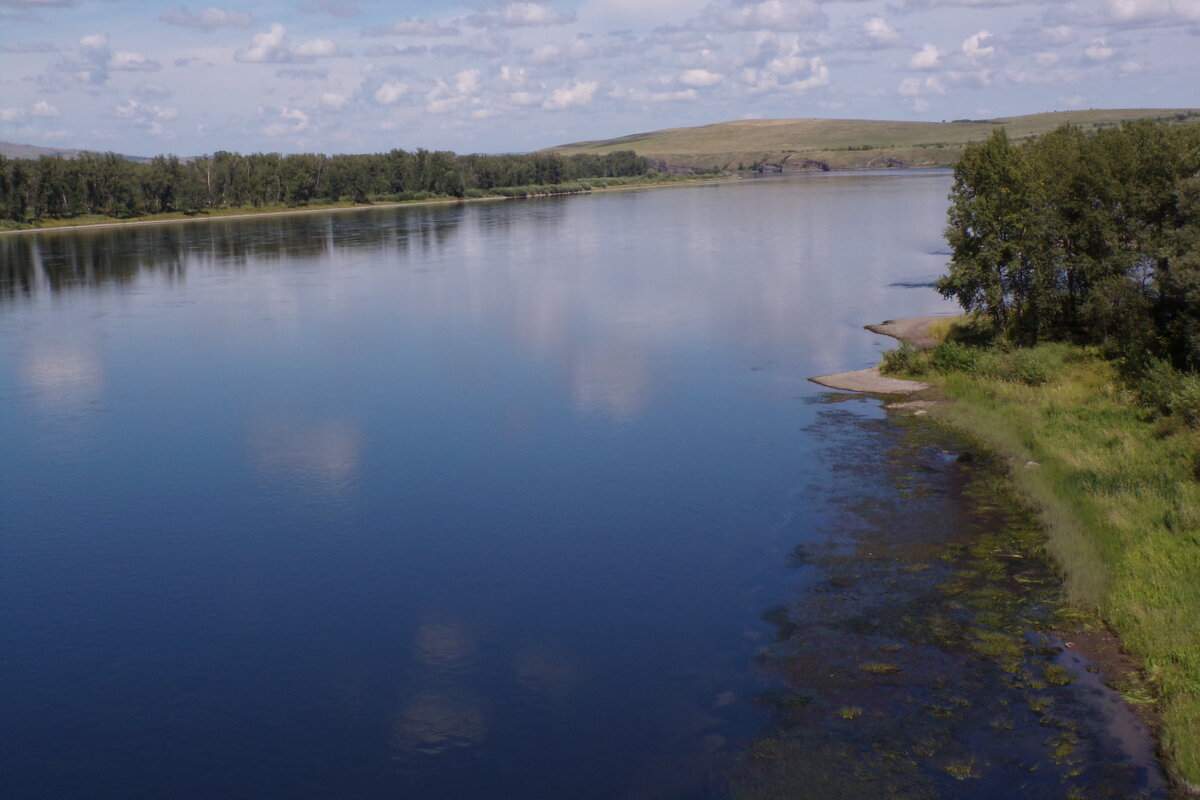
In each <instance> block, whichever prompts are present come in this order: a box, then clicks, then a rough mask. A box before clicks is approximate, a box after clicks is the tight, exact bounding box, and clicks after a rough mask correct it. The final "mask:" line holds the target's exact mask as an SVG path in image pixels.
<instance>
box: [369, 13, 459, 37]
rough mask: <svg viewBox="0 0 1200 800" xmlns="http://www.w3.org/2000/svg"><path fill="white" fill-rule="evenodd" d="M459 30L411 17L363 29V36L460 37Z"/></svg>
mask: <svg viewBox="0 0 1200 800" xmlns="http://www.w3.org/2000/svg"><path fill="white" fill-rule="evenodd" d="M458 34H459V30H458V28H455V27H452V26H448V25H440V24H438V23H436V22H433V21H431V20H427V19H422V18H421V17H409V18H408V19H401V20H397V21H396V22H392V23H390V24H388V25H376V26H375V27H373V28H363V31H362V35H363V36H458Z"/></svg>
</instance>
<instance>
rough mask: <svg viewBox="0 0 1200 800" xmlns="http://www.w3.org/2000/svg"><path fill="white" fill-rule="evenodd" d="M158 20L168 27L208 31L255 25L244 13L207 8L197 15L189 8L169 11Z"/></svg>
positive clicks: (252, 18)
mask: <svg viewBox="0 0 1200 800" xmlns="http://www.w3.org/2000/svg"><path fill="white" fill-rule="evenodd" d="M158 19H159V21H160V22H165V23H167V24H168V25H183V26H185V27H189V28H200V29H202V30H206V31H212V30H216V29H217V28H249V27H250V26H251V25H253V24H254V17H252V16H250V15H249V14H246V13H245V12H242V11H226V10H224V9H220V8H206V9H204V10H203V11H201V12H200V13H198V14H197V13H193V12H192V11H191V9H189V8H188V7H187V6H180V7H179V8H170V9H167V10H166V11H164V12H163V13H162V14H161V15H160V16H159V18H158Z"/></svg>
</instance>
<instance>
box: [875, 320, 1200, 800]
mask: <svg viewBox="0 0 1200 800" xmlns="http://www.w3.org/2000/svg"><path fill="white" fill-rule="evenodd" d="M884 370H885V371H890V372H892V373H893V374H902V375H905V376H911V377H920V378H921V379H922V380H926V381H930V382H932V383H934V384H935V385H936V386H938V388H939V389H940V390H941V392H942V393H943V394H945V395H946V396H947V397H949V398H950V399H952V400H953V401H954V402H951V403H945V404H941V405H939V406H938V407H937V408H936V409H935V410H934V412H933V413H934V414H935V415H936V416H937V417H938V418H940V419H941V420H943V421H944V422H946V423H948V424H950V425H951V426H953V427H955V428H957V429H960V430H962V431H965V432H967V434H968V435H969V436H972V437H974V438H977V439H978V440H980V441H981V442H982V443H983V444H985V445H986V446H988V447H989V448H992V449H994V450H995V451H996V452H998V453H999V454H1001V455H1003V456H1005V457H1007V458H1008V459H1009V460H1010V462H1011V464H1012V475H1013V480H1014V483H1015V485H1016V487H1017V488H1018V490H1019V491H1020V492H1021V493H1022V494H1023V495H1024V496H1025V497H1026V498H1027V499H1028V500H1029V501H1030V502H1031V503H1032V505H1033V506H1034V507H1035V508H1037V509H1038V510H1039V511H1040V514H1041V517H1042V519H1043V521H1044V523H1045V527H1046V530H1047V535H1048V543H1047V546H1048V549H1049V550H1050V552H1051V554H1052V555H1053V556H1054V557H1055V559H1056V560H1057V562H1058V564H1059V565H1060V566H1061V568H1062V570H1063V573H1064V576H1065V580H1066V585H1067V590H1068V592H1069V594H1070V597H1071V598H1072V599H1073V600H1074V601H1075V602H1078V603H1080V604H1083V605H1086V606H1091V607H1094V608H1095V609H1097V610H1098V611H1099V612H1100V614H1101V615H1102V616H1103V618H1104V619H1105V620H1106V621H1107V622H1108V623H1109V624H1110V625H1111V626H1112V628H1113V630H1114V631H1116V633H1117V635H1118V636H1119V637H1120V639H1121V643H1122V646H1123V647H1124V648H1125V649H1126V650H1127V651H1128V652H1129V653H1130V654H1131V655H1133V656H1134V657H1135V658H1137V659H1138V660H1139V662H1140V663H1141V665H1142V668H1143V670H1144V673H1145V676H1146V679H1147V682H1148V685H1149V686H1150V687H1151V690H1152V693H1153V695H1154V699H1155V702H1156V703H1157V704H1158V706H1159V708H1160V710H1161V716H1162V720H1163V729H1162V745H1163V749H1164V753H1165V756H1166V762H1167V765H1168V768H1169V769H1170V770H1171V771H1172V773H1173V774H1174V776H1175V777H1176V778H1177V779H1178V780H1179V781H1180V782H1181V783H1183V784H1185V785H1189V786H1190V787H1191V788H1192V789H1193V791H1200V430H1198V429H1197V428H1196V426H1195V423H1194V421H1193V420H1189V419H1188V418H1187V416H1186V415H1183V414H1174V415H1163V414H1162V413H1161V412H1160V411H1159V410H1157V409H1151V408H1147V407H1146V406H1145V405H1143V404H1142V402H1141V401H1140V399H1139V396H1138V395H1135V394H1134V393H1133V392H1132V391H1131V390H1130V389H1128V388H1126V387H1125V385H1124V384H1123V382H1122V381H1121V380H1120V378H1119V376H1118V375H1117V373H1116V371H1115V369H1114V367H1113V365H1112V364H1111V363H1109V362H1108V361H1106V360H1104V359H1102V358H1100V357H1099V355H1098V354H1097V353H1095V352H1094V351H1091V350H1087V349H1082V348H1077V347H1073V346H1070V345H1065V344H1047V345H1042V346H1039V347H1037V348H1034V349H1030V350H1014V351H1009V352H1005V351H1003V350H985V349H977V348H973V347H967V346H964V345H962V344H958V343H957V342H943V344H941V345H939V346H938V347H937V348H935V349H933V350H932V351H928V352H917V351H914V350H911V349H909V348H901V350H899V351H893V352H892V353H889V354H887V356H886V357H885V367H884ZM1031 462H1033V463H1031Z"/></svg>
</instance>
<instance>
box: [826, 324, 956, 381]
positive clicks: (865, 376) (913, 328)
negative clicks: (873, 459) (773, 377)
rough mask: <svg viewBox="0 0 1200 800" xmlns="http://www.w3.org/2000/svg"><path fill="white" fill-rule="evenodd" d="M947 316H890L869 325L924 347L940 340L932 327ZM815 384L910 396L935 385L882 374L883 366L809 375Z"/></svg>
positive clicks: (867, 327) (872, 330) (884, 333)
mask: <svg viewBox="0 0 1200 800" xmlns="http://www.w3.org/2000/svg"><path fill="white" fill-rule="evenodd" d="M945 318H946V317H945V316H932V317H908V318H907V319H889V320H886V321H884V322H881V323H879V324H878V325H867V326H866V329H867V330H869V331H871V332H872V333H879V334H883V335H884V336H891V337H892V338H893V339H899V340H900V341H901V342H905V343H906V344H910V345H912V346H913V347H919V348H921V349H925V348H929V347H933V346H934V345H935V344H937V340H936V339H934V338H932V337H931V336H930V335H929V327H930V326H931V325H933V324H934V323H935V322H938V321H939V320H944V319H945ZM809 380H811V381H812V382H813V383H819V384H820V385H822V386H826V387H828V388H830V389H842V390H843V391H847V392H864V393H866V394H901V395H909V394H913V393H914V392H921V391H924V390H926V389H931V388H933V387H932V385H931V384H928V383H924V382H923V381H908V380H904V379H902V378H889V377H887V376H886V375H881V374H879V367H871V368H870V369H859V370H854V371H852V372H835V373H833V374H831V375H818V376H817V377H815V378H809Z"/></svg>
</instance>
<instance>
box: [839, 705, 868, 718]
mask: <svg viewBox="0 0 1200 800" xmlns="http://www.w3.org/2000/svg"><path fill="white" fill-rule="evenodd" d="M837 715H838V716H839V717H841V718H842V719H858V718H859V717H861V716H862V715H863V710H862V708H861V707H859V706H842V707H841V708H839V709H838V710H837Z"/></svg>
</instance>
